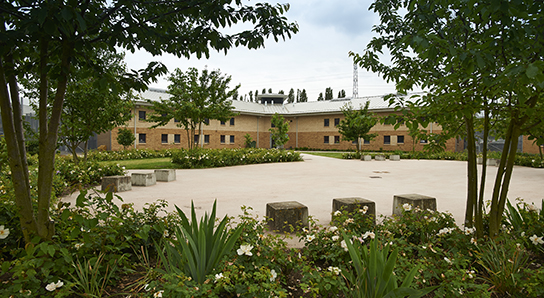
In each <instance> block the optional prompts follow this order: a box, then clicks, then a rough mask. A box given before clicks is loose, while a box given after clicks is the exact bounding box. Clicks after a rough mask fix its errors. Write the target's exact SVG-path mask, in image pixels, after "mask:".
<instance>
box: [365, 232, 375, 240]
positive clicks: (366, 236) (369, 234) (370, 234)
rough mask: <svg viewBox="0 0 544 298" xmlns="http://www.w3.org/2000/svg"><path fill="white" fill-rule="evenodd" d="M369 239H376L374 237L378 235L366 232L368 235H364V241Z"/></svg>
mask: <svg viewBox="0 0 544 298" xmlns="http://www.w3.org/2000/svg"><path fill="white" fill-rule="evenodd" d="M368 237H370V238H371V239H374V237H376V234H374V232H370V231H366V233H364V234H363V239H366V238H368Z"/></svg>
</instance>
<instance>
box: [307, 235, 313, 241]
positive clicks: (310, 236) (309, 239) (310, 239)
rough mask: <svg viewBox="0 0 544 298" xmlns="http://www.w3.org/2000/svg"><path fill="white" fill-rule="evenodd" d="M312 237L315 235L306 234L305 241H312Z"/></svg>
mask: <svg viewBox="0 0 544 298" xmlns="http://www.w3.org/2000/svg"><path fill="white" fill-rule="evenodd" d="M314 239H315V235H308V236H306V241H308V242H312V240H314Z"/></svg>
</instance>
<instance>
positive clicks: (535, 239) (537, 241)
mask: <svg viewBox="0 0 544 298" xmlns="http://www.w3.org/2000/svg"><path fill="white" fill-rule="evenodd" d="M529 240H531V242H533V244H534V245H539V244H544V240H542V236H540V237H538V236H536V235H533V236H531V237H529Z"/></svg>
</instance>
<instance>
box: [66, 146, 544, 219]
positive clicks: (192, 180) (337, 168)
mask: <svg viewBox="0 0 544 298" xmlns="http://www.w3.org/2000/svg"><path fill="white" fill-rule="evenodd" d="M303 158H304V161H303V162H291V163H275V164H258V165H247V166H235V167H225V168H214V169H186V170H176V176H177V180H176V181H171V182H157V184H156V185H152V186H148V187H140V186H133V187H132V190H131V191H127V192H121V193H118V195H119V196H120V197H122V198H123V200H124V202H125V203H134V205H135V207H136V208H141V207H142V206H144V204H145V203H150V202H153V201H156V200H158V199H164V200H166V201H168V203H169V205H170V207H169V209H170V210H175V208H174V205H177V206H178V207H180V208H181V209H182V210H183V211H184V212H186V214H189V213H188V212H189V211H190V206H191V201H194V204H195V207H196V208H197V214H198V215H202V214H204V212H209V211H210V210H211V208H212V205H213V202H214V200H217V206H218V210H217V211H218V216H221V217H223V216H224V215H225V214H228V215H229V216H236V215H238V214H241V209H240V207H241V206H242V205H245V206H250V207H252V208H253V211H254V214H256V215H257V216H259V218H260V219H262V218H263V216H265V215H266V204H267V203H272V202H280V201H298V202H300V203H302V204H304V205H306V206H308V209H309V214H310V215H311V216H313V217H314V218H315V219H317V220H319V222H320V224H324V225H325V224H328V223H329V222H330V218H331V212H332V200H333V199H334V198H342V197H362V198H365V199H368V200H371V201H374V202H376V212H377V214H383V215H391V214H392V208H393V196H394V195H396V194H408V193H417V194H423V195H427V196H431V197H435V198H436V201H437V209H438V210H439V211H449V212H451V213H452V214H453V215H454V217H455V219H456V221H457V223H458V224H459V225H461V224H462V222H463V219H464V214H465V206H466V193H467V181H466V162H462V161H443V160H401V161H389V160H386V161H374V160H372V161H360V160H342V159H334V158H327V157H320V156H315V155H308V154H304V155H303ZM152 171H153V170H134V171H130V172H152ZM496 173H497V167H488V177H487V186H486V197H487V198H490V197H491V193H492V188H493V183H494V179H495V175H496ZM543 185H544V169H534V168H527V167H517V166H516V167H515V168H514V174H513V177H512V182H511V184H510V190H509V198H510V199H511V200H512V201H513V200H514V199H515V198H518V197H521V198H523V199H524V200H525V201H526V202H529V203H535V204H536V206H537V207H538V208H541V200H542V199H543V198H544V192H543ZM75 197H77V194H73V195H72V196H70V197H66V198H64V199H63V200H65V201H74V200H75Z"/></svg>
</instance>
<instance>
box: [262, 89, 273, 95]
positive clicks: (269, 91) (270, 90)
mask: <svg viewBox="0 0 544 298" xmlns="http://www.w3.org/2000/svg"><path fill="white" fill-rule="evenodd" d="M263 93H264V92H263ZM268 94H272V88H268Z"/></svg>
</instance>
